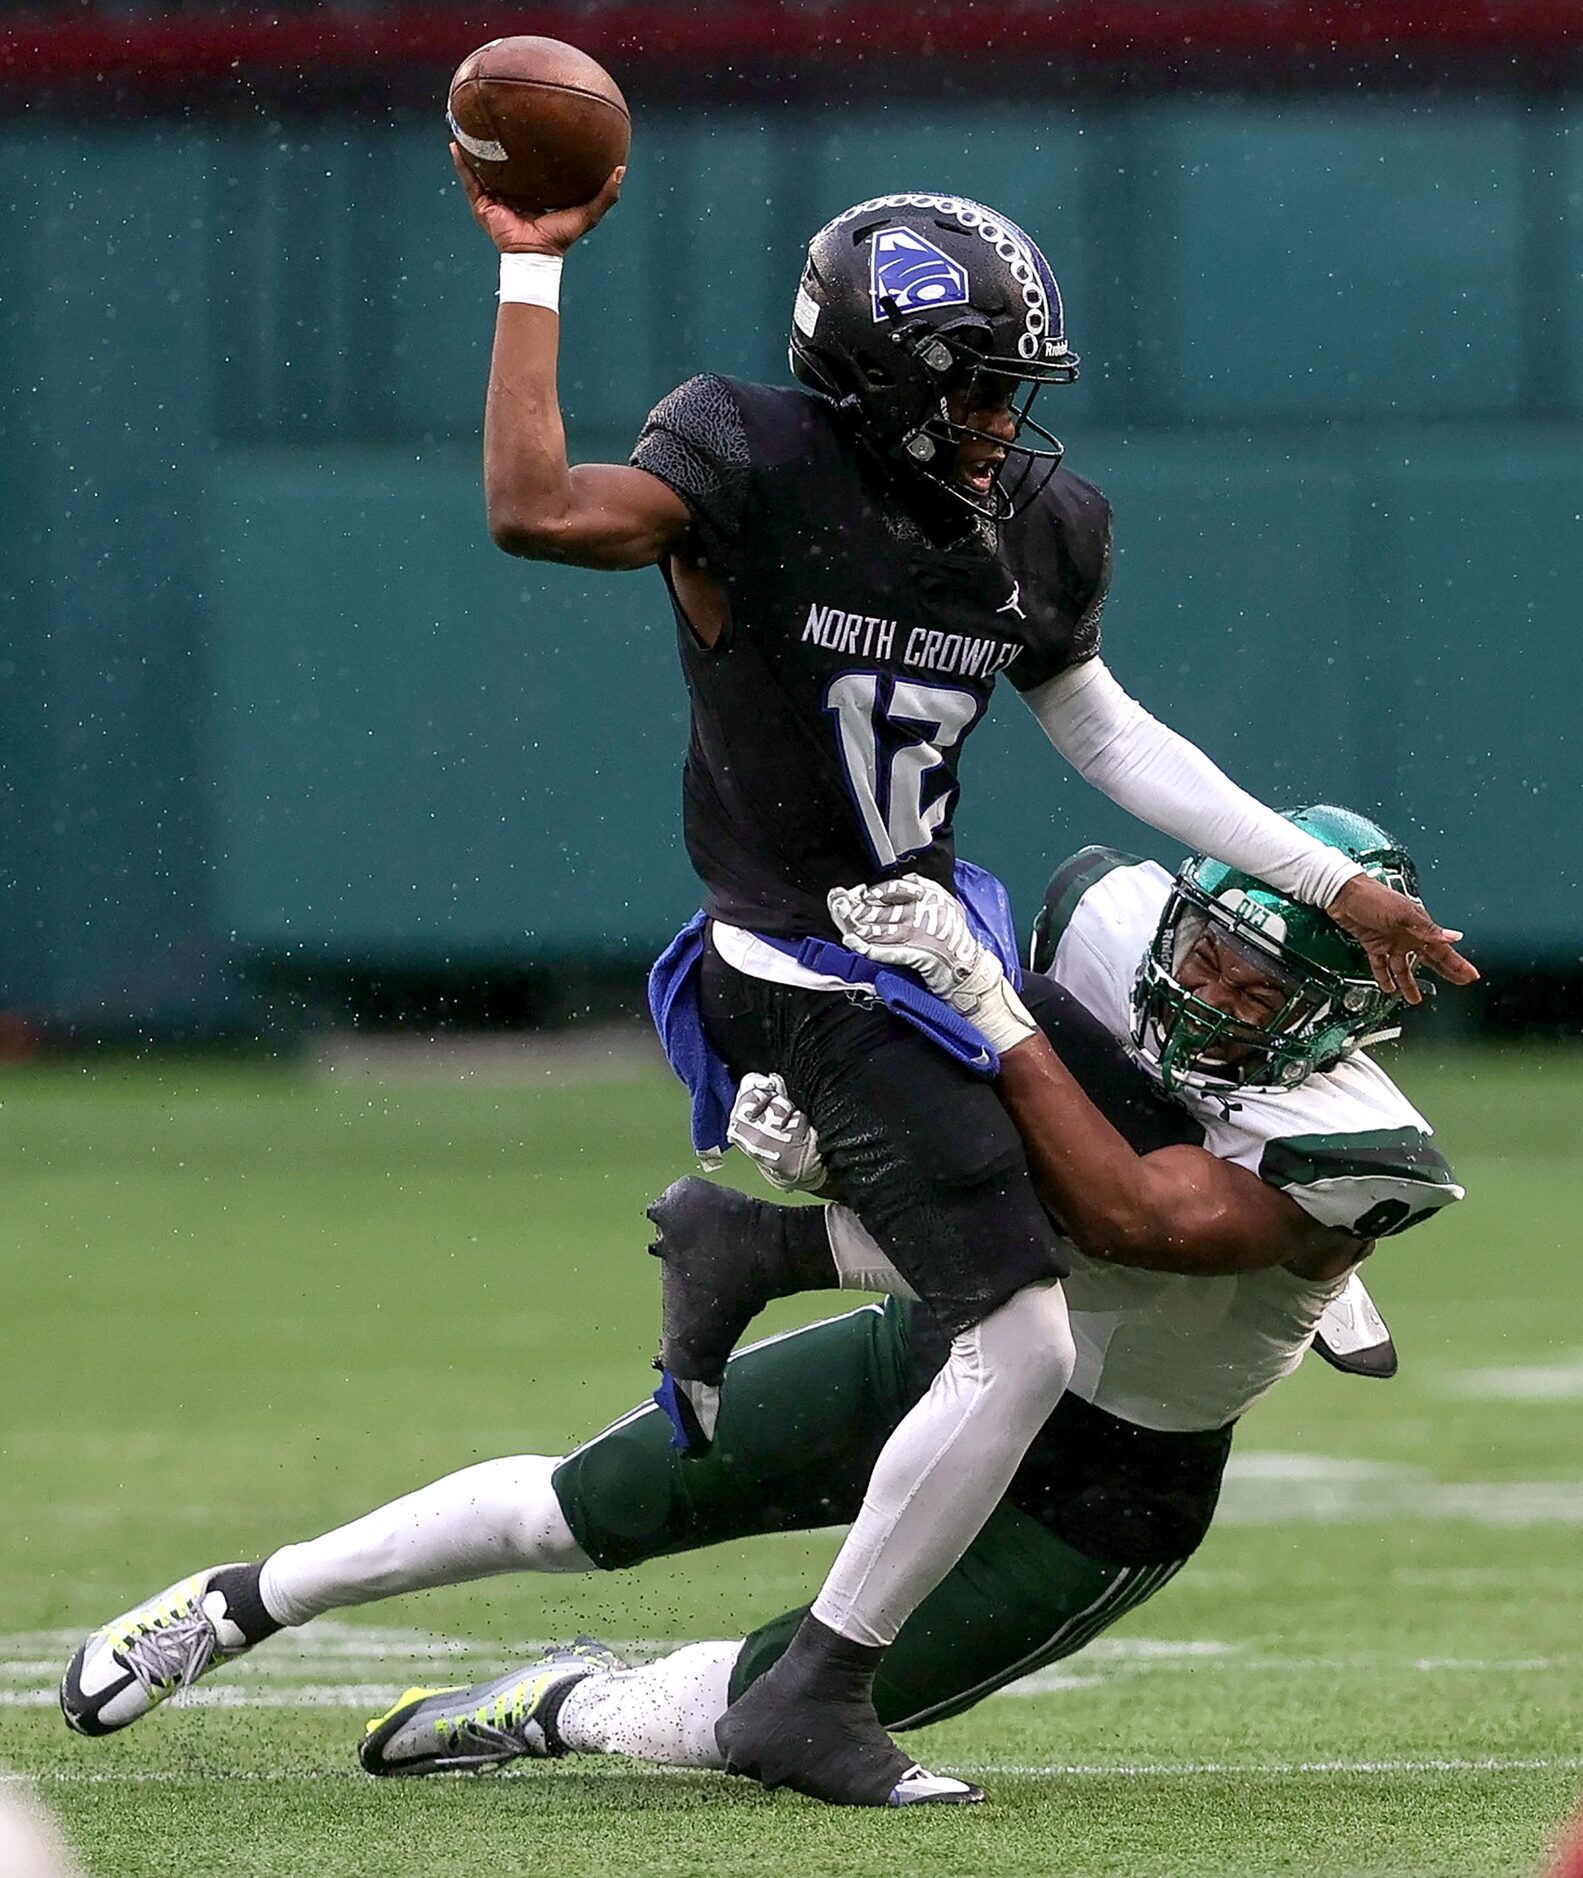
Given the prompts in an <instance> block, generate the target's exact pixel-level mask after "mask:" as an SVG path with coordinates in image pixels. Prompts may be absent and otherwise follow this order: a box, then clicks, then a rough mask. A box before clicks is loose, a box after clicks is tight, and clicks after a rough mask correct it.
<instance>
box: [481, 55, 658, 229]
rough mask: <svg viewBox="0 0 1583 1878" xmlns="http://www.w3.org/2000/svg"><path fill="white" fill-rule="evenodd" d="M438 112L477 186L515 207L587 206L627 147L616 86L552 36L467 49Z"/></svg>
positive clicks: (624, 113)
mask: <svg viewBox="0 0 1583 1878" xmlns="http://www.w3.org/2000/svg"><path fill="white" fill-rule="evenodd" d="M447 116H448V117H449V119H450V126H451V134H452V136H453V137H454V138H455V139H456V141H457V143H458V144H460V145H461V147H462V150H463V151H464V152H465V154H466V157H467V161H468V163H469V164H470V165H471V167H472V170H473V173H474V174H475V175H476V176H477V178H478V180H479V181H480V182H481V183H482V184H483V185H484V187H485V188H486V189H487V190H488V191H489V193H490V194H491V195H495V196H499V197H500V198H501V199H502V200H503V201H505V202H509V203H510V204H511V205H512V207H513V208H519V209H525V210H535V211H536V210H542V209H567V208H571V207H573V206H575V205H576V204H577V203H581V202H587V201H588V200H589V199H590V198H591V197H593V196H596V195H598V193H599V191H600V189H601V188H602V186H603V185H604V181H605V178H606V177H607V176H609V174H610V172H611V171H612V170H613V169H614V168H615V167H616V166H617V164H620V163H625V162H626V160H627V151H628V148H629V147H630V145H631V142H632V118H631V114H630V113H629V112H628V110H627V102H626V99H625V98H623V97H622V95H621V89H620V87H619V86H618V85H617V84H616V81H615V80H614V79H613V78H612V77H611V76H610V74H609V73H608V72H607V71H606V70H605V68H604V67H603V66H602V65H601V64H600V63H599V62H598V60H597V59H591V58H590V57H589V56H588V54H587V53H586V52H579V51H578V50H577V48H576V46H569V45H566V44H565V43H564V42H563V41H562V40H559V39H537V38H533V37H531V36H528V35H518V36H516V37H513V38H509V39H491V40H490V42H489V43H488V45H486V46H480V47H479V48H478V50H477V51H476V52H472V53H469V54H468V56H467V57H466V58H465V59H463V61H462V62H461V64H460V65H459V66H458V67H457V68H456V75H455V77H454V78H452V80H451V90H450V96H449V99H448V103H447Z"/></svg>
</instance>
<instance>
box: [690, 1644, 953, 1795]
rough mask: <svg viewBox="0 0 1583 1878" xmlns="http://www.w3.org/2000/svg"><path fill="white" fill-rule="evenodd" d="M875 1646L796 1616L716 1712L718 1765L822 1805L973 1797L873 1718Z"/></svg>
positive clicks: (879, 1652)
mask: <svg viewBox="0 0 1583 1878" xmlns="http://www.w3.org/2000/svg"><path fill="white" fill-rule="evenodd" d="M881 1654H882V1652H881V1651H879V1650H872V1649H867V1648H865V1647H864V1646H863V1645H862V1644H856V1643H850V1642H848V1641H847V1639H846V1638H844V1637H840V1636H837V1635H836V1633H835V1632H834V1631H832V1630H829V1629H827V1628H826V1627H825V1625H823V1624H821V1623H820V1622H819V1621H818V1619H817V1618H815V1617H811V1616H810V1617H805V1618H804V1619H803V1622H802V1626H801V1628H800V1629H799V1630H798V1632H797V1634H796V1636H795V1637H793V1638H792V1641H791V1643H790V1644H789V1645H788V1647H787V1650H786V1654H785V1655H784V1656H783V1657H781V1659H780V1661H779V1662H777V1663H775V1664H773V1665H772V1666H771V1667H770V1668H769V1669H768V1670H766V1671H765V1673H764V1674H763V1675H762V1676H760V1677H759V1678H758V1680H757V1681H756V1682H754V1683H753V1684H752V1685H751V1686H750V1687H749V1688H748V1689H746V1690H745V1691H744V1692H743V1694H742V1695H740V1696H739V1697H738V1698H737V1700H736V1701H735V1702H733V1703H732V1704H731V1706H730V1708H728V1709H727V1710H726V1712H725V1714H724V1715H722V1716H721V1717H720V1720H719V1721H718V1722H716V1724H715V1740H716V1742H717V1743H718V1745H719V1748H720V1751H721V1753H722V1754H724V1755H725V1757H726V1769H727V1771H728V1772H729V1773H733V1774H743V1775H746V1776H747V1777H748V1778H749V1779H753V1780H757V1781H758V1782H759V1783H760V1784H761V1785H763V1786H765V1787H767V1788H769V1789H770V1790H771V1791H773V1790H774V1789H775V1788H776V1787H790V1788H792V1790H793V1791H794V1792H797V1793H806V1794H808V1795H809V1796H810V1798H812V1799H815V1800H823V1801H825V1802H826V1803H827V1804H828V1805H831V1806H919V1805H926V1806H927V1805H932V1806H942V1805H944V1806H963V1805H972V1804H974V1803H976V1802H977V1801H980V1800H982V1799H983V1797H984V1792H983V1789H982V1788H981V1787H975V1786H971V1785H969V1783H968V1782H967V1781H965V1780H956V1779H953V1778H952V1777H950V1776H949V1775H941V1774H931V1773H928V1772H927V1771H926V1770H925V1769H924V1768H922V1767H920V1766H919V1765H918V1763H917V1762H916V1761H915V1760H913V1758H912V1757H911V1755H909V1754H904V1753H903V1752H902V1750H901V1749H900V1748H899V1747H897V1745H896V1743H895V1742H894V1741H892V1740H891V1738H890V1736H889V1735H888V1734H886V1732H885V1730H884V1729H883V1728H882V1727H881V1726H880V1721H879V1716H878V1714H877V1713H876V1712H875V1708H874V1695H873V1686H874V1671H875V1668H876V1667H877V1665H878V1662H879V1658H880V1656H881Z"/></svg>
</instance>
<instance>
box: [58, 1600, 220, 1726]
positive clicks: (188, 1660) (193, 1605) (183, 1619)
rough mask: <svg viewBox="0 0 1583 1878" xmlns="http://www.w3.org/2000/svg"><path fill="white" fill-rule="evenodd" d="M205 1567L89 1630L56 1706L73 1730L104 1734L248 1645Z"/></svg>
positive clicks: (63, 1679) (217, 1665)
mask: <svg viewBox="0 0 1583 1878" xmlns="http://www.w3.org/2000/svg"><path fill="white" fill-rule="evenodd" d="M235 1569H236V1567H234V1566H227V1565H211V1566H210V1567H209V1569H208V1570H207V1571H201V1572H196V1573H194V1574H193V1576H192V1577H191V1578H183V1579H182V1580H181V1581H180V1583H179V1584H174V1585H172V1586H170V1588H169V1589H168V1590H166V1591H162V1592H160V1594H159V1596H158V1597H156V1598H150V1599H149V1600H148V1601H147V1603H144V1604H139V1605H137V1606H136V1607H135V1609H133V1610H130V1611H127V1612H125V1613H124V1615H122V1616H120V1617H117V1618H115V1619H113V1620H112V1621H111V1622H110V1623H108V1624H105V1625H104V1626H103V1627H102V1628H101V1629H99V1630H96V1631H94V1633H93V1634H92V1636H90V1637H89V1638H88V1639H87V1640H86V1641H85V1642H84V1643H83V1644H82V1646H81V1647H80V1648H79V1650H78V1651H77V1654H76V1655H75V1656H74V1657H73V1658H72V1659H71V1661H70V1663H68V1664H67V1666H66V1674H65V1675H64V1676H63V1677H62V1678H61V1685H60V1707H61V1713H62V1714H63V1715H64V1716H65V1717H66V1724H67V1726H68V1727H70V1728H74V1729H76V1731H77V1733H78V1734H80V1735H108V1734H113V1733H114V1732H115V1730H116V1729H117V1728H125V1727H127V1726H128V1725H129V1724H130V1723H132V1722H135V1721H137V1720H139V1719H140V1718H141V1717H142V1716H144V1715H146V1714H147V1713H148V1712H149V1710H150V1709H151V1708H157V1707H158V1706H159V1704H160V1703H161V1702H163V1701H164V1700H165V1698H166V1697H167V1696H171V1695H175V1694H176V1693H177V1692H178V1691H179V1690H182V1689H186V1688H190V1687H191V1685H192V1684H193V1683H195V1682H196V1681H197V1680H198V1678H199V1677H200V1676H207V1675H208V1673H209V1672H210V1670H212V1669H218V1668H219V1666H220V1665H221V1664H222V1663H231V1662H234V1661H235V1660H236V1658H237V1657H239V1656H243V1655H245V1654H246V1653H247V1651H248V1650H249V1649H250V1648H251V1647H252V1646H251V1645H250V1644H249V1643H248V1641H247V1639H246V1637H244V1636H243V1634H242V1632H241V1630H240V1629H239V1628H238V1626H237V1624H236V1623H235V1622H234V1621H233V1620H232V1618H231V1617H230V1615H229V1611H228V1606H227V1603H226V1597H225V1593H224V1592H223V1591H220V1590H217V1589H215V1588H214V1587H213V1581H214V1579H215V1578H216V1577H217V1576H218V1575H219V1574H220V1573H221V1572H225V1571H231V1570H235Z"/></svg>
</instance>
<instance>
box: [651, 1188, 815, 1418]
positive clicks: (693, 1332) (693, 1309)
mask: <svg viewBox="0 0 1583 1878" xmlns="http://www.w3.org/2000/svg"><path fill="white" fill-rule="evenodd" d="M781 1211H783V1209H782V1208H780V1207H776V1206H772V1205H770V1204H768V1203H767V1202H766V1201H763V1200H754V1199H750V1198H749V1197H748V1195H747V1194H745V1193H738V1192H737V1191H736V1189H735V1188H734V1187H717V1186H715V1185H714V1183H713V1182H712V1181H708V1180H700V1179H698V1178H697V1176H696V1175H692V1174H689V1175H687V1176H686V1177H685V1178H684V1179H682V1180H677V1181H673V1182H672V1183H671V1185H670V1186H668V1187H667V1188H666V1189H665V1191H664V1192H663V1193H662V1194H661V1195H660V1197H659V1198H658V1199H657V1200H656V1201H655V1202H654V1204H653V1205H652V1206H651V1207H650V1208H649V1209H648V1217H649V1219H651V1220H652V1221H653V1222H654V1224H655V1226H657V1227H658V1228H659V1230H658V1232H656V1234H655V1236H654V1239H653V1241H652V1243H651V1244H650V1246H649V1250H650V1251H651V1252H652V1253H653V1254H654V1256H655V1257H656V1258H657V1259H659V1260H661V1262H662V1263H663V1264H664V1267H665V1275H664V1278H663V1280H662V1293H661V1295H662V1299H663V1304H662V1312H663V1314H662V1318H661V1326H662V1328H661V1333H660V1367H661V1368H662V1369H664V1370H666V1371H668V1372H669V1374H670V1375H672V1376H675V1377H684V1378H685V1379H686V1380H687V1381H688V1382H701V1383H706V1384H708V1385H710V1386H711V1387H713V1388H717V1389H718V1388H719V1386H720V1384H721V1383H722V1382H723V1381H724V1380H725V1373H726V1359H727V1358H728V1357H729V1356H730V1354H731V1352H732V1351H733V1350H734V1349H735V1348H736V1347H737V1343H738V1341H739V1340H740V1338H741V1336H742V1333H743V1331H745V1330H746V1329H747V1327H748V1325H749V1324H751V1323H752V1321H753V1319H754V1318H755V1317H757V1316H758V1314H759V1312H760V1311H762V1310H763V1308H764V1306H765V1305H766V1304H768V1303H769V1301H770V1299H771V1298H772V1297H775V1296H777V1295H778V1293H777V1292H776V1290H775V1289H774V1288H773V1287H772V1282H771V1280H770V1277H769V1275H768V1273H767V1271H766V1259H765V1257H764V1254H765V1253H766V1252H773V1251H775V1250H777V1249H778V1248H779V1245H780V1241H781V1238H782V1233H781V1231H780V1226H779V1221H778V1219H777V1217H776V1216H777V1215H778V1214H779V1213H780V1212H781Z"/></svg>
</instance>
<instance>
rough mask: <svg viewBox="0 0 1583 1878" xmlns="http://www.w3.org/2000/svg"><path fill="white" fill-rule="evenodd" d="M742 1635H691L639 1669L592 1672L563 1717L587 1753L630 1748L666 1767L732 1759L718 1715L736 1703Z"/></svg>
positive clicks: (572, 1742) (560, 1724)
mask: <svg viewBox="0 0 1583 1878" xmlns="http://www.w3.org/2000/svg"><path fill="white" fill-rule="evenodd" d="M741 1649H742V1642H741V1639H740V1638H738V1639H737V1640H736V1641H735V1642H733V1643H689V1644H688V1645H687V1647H686V1648H685V1649H683V1650H675V1651H673V1652H672V1653H671V1654H670V1655H669V1656H662V1657H661V1658H660V1660H659V1661H658V1662H657V1663H644V1664H642V1665H640V1667H639V1668H637V1669H617V1670H612V1671H609V1672H603V1673H598V1674H595V1675H592V1676H585V1677H584V1678H583V1680H582V1681H581V1682H580V1683H578V1684H577V1686H576V1688H574V1689H573V1690H572V1692H571V1694H570V1695H569V1696H567V1698H566V1700H565V1702H564V1703H563V1704H562V1705H561V1712H560V1714H559V1716H558V1717H557V1718H556V1727H557V1728H558V1729H559V1730H560V1736H561V1739H562V1740H563V1741H564V1742H565V1743H566V1745H567V1746H568V1747H569V1748H571V1749H573V1750H574V1752H576V1753H579V1754H630V1755H632V1756H633V1758H634V1759H635V1760H640V1761H658V1762H659V1763H660V1764H661V1765H662V1766H665V1767H724V1766H725V1764H726V1760H725V1756H724V1755H723V1754H722V1753H721V1752H720V1749H719V1748H718V1747H717V1746H716V1744H715V1723H716V1722H717V1721H719V1719H720V1717H721V1716H722V1715H723V1714H725V1712H726V1709H727V1708H728V1707H729V1705H730V1690H731V1671H732V1669H733V1668H734V1667H735V1665H736V1660H737V1657H738V1655H739V1654H740V1653H741Z"/></svg>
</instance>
